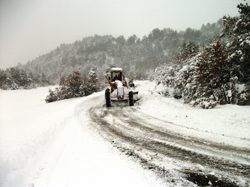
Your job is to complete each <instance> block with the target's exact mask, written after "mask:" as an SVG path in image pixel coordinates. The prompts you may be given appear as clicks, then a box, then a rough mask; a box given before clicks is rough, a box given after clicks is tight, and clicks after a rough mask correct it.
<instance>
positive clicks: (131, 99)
mask: <svg viewBox="0 0 250 187" xmlns="http://www.w3.org/2000/svg"><path fill="white" fill-rule="evenodd" d="M128 98H129V106H134V98H133V92H129V93H128Z"/></svg>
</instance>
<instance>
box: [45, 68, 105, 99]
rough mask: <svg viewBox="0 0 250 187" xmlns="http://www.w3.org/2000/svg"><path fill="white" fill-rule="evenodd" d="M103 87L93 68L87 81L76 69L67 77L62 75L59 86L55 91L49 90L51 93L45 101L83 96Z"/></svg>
mask: <svg viewBox="0 0 250 187" xmlns="http://www.w3.org/2000/svg"><path fill="white" fill-rule="evenodd" d="M101 88H102V87H101V86H100V82H99V79H98V77H97V75H96V73H95V72H94V70H93V69H91V70H90V72H89V75H88V79H87V80H86V81H84V80H83V78H82V77H81V74H80V73H79V72H78V71H75V72H74V73H72V74H70V75H69V76H68V77H67V78H66V79H65V77H64V76H62V77H61V78H60V81H59V88H56V89H55V91H51V90H49V95H48V96H47V97H46V99H45V101H46V102H53V101H57V100H63V99H69V98H74V97H83V96H87V95H90V94H92V93H93V92H97V91H99V90H100V89H101Z"/></svg>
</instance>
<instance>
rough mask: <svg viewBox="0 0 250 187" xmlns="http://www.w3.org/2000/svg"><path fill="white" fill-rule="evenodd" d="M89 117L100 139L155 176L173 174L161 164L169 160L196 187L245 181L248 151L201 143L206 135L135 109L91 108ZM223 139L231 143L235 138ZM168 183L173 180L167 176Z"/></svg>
mask: <svg viewBox="0 0 250 187" xmlns="http://www.w3.org/2000/svg"><path fill="white" fill-rule="evenodd" d="M90 116H91V118H92V120H93V121H94V122H95V124H96V128H98V129H99V132H100V133H101V134H102V135H103V137H105V138H106V139H108V140H109V141H110V142H112V143H113V144H114V145H115V146H116V147H118V148H120V149H122V150H124V151H125V150H126V151H127V153H128V154H132V156H134V157H138V158H140V159H141V162H142V165H145V166H147V167H148V168H150V169H155V170H156V171H157V172H158V173H161V174H163V173H164V172H165V173H164V174H165V175H169V173H171V172H173V171H170V170H168V169H167V168H169V166H168V164H165V165H164V163H168V162H162V161H163V160H171V163H176V164H173V165H175V171H176V172H180V173H183V174H186V178H187V179H188V180H190V181H192V182H195V183H196V184H199V185H209V184H210V183H211V184H213V185H215V186H216V185H219V186H221V185H224V186H225V185H232V186H233V185H236V184H235V183H234V182H233V181H238V180H239V179H240V180H242V179H244V180H249V177H250V165H249V164H250V158H249V155H250V149H245V148H240V147H235V146H231V145H227V144H220V143H217V142H214V141H212V140H209V139H204V137H206V132H201V131H199V130H196V129H192V128H187V127H185V126H181V125H178V124H174V123H172V122H168V121H164V120H160V119H158V118H154V117H152V116H150V115H147V114H145V113H143V112H141V111H140V110H138V109H137V108H136V107H129V106H127V107H126V106H119V105H116V106H115V107H112V108H106V107H105V106H103V105H101V106H99V107H94V108H91V109H90ZM190 134H192V135H190ZM212 136H216V134H212ZM202 137H203V138H202ZM209 137H211V134H210V135H209ZM224 139H225V141H227V140H230V139H231V141H234V139H235V137H230V136H227V137H225V138H224ZM171 170H173V166H172V167H171ZM180 175H181V174H180ZM180 175H179V176H180ZM165 177H166V176H165ZM169 179H171V181H172V180H176V178H173V177H172V178H171V175H170V176H168V179H167V180H169ZM229 179H230V180H229ZM179 180H180V179H179ZM209 182H210V183H209Z"/></svg>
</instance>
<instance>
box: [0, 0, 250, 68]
mask: <svg viewBox="0 0 250 187" xmlns="http://www.w3.org/2000/svg"><path fill="white" fill-rule="evenodd" d="M249 1H250V0H246V1H244V0H0V68H2V69H5V68H8V67H12V66H15V65H17V63H18V62H21V63H22V64H25V63H27V62H28V61H29V60H33V59H35V58H36V57H38V56H39V55H42V54H45V53H48V52H50V51H51V50H53V49H55V48H56V47H57V46H59V45H60V44H61V43H73V42H75V41H76V40H82V38H84V37H86V36H94V35H95V34H98V35H106V34H108V35H113V36H114V37H118V36H120V35H124V36H125V38H128V37H129V36H131V35H133V34H136V35H137V36H138V37H140V38H142V37H143V36H144V35H148V34H149V33H150V32H151V31H152V30H153V29H155V28H159V29H163V28H169V27H170V28H172V29H174V30H178V31H179V30H185V29H186V28H188V27H191V28H195V29H200V28H201V25H202V24H207V23H214V22H217V21H218V19H219V18H222V17H223V15H231V16H236V15H238V9H237V5H238V4H239V3H244V4H245V3H246V2H248V3H249Z"/></svg>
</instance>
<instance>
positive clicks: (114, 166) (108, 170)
mask: <svg viewBox="0 0 250 187" xmlns="http://www.w3.org/2000/svg"><path fill="white" fill-rule="evenodd" d="M136 84H137V89H138V90H139V93H140V96H141V100H140V101H139V102H138V104H137V105H136V106H134V107H137V108H138V109H139V110H140V111H141V112H143V113H146V114H148V115H151V116H152V117H155V118H159V119H163V120H167V121H169V122H173V123H175V124H178V125H180V126H185V127H187V128H189V129H195V130H196V131H198V132H200V133H199V134H193V135H192V136H197V137H199V138H201V137H200V136H202V138H204V139H211V138H212V139H213V140H214V141H216V142H219V143H225V144H229V145H233V146H238V147H243V148H244V147H246V148H248V149H249V147H250V133H249V131H250V118H249V116H250V115H249V114H250V107H249V106H236V105H224V106H220V107H217V108H215V109H212V110H204V109H200V108H193V107H190V106H188V105H185V104H183V101H182V100H176V99H173V98H166V97H163V96H162V95H160V94H158V93H157V91H158V90H160V89H162V88H161V86H156V85H155V84H154V83H153V82H149V81H138V82H136ZM46 95H48V87H46V88H37V89H33V90H16V91H11V90H9V91H3V90H0V186H8V187H9V186H21V187H22V186H36V187H39V186H169V185H168V184H166V183H164V181H163V180H162V179H160V178H158V177H157V176H156V174H154V173H153V172H152V171H150V170H145V169H143V168H142V167H141V165H140V164H139V163H137V162H135V161H134V160H133V158H131V157H127V156H126V155H124V154H122V153H121V152H119V151H118V150H117V149H116V148H114V147H113V146H112V145H110V144H109V143H108V142H106V141H104V140H103V138H101V137H100V136H99V134H98V133H97V131H95V129H94V128H92V127H91V118H90V117H89V109H90V108H91V107H95V105H99V106H100V103H103V104H104V92H103V91H102V92H98V93H94V94H92V95H90V96H88V97H83V98H75V99H69V100H63V101H59V102H53V103H45V101H44V99H45V97H46ZM138 115H140V114H138ZM189 132H191V131H189ZM203 132H204V133H203ZM205 132H206V133H205ZM204 134H205V135H204ZM229 140H230V141H229Z"/></svg>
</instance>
